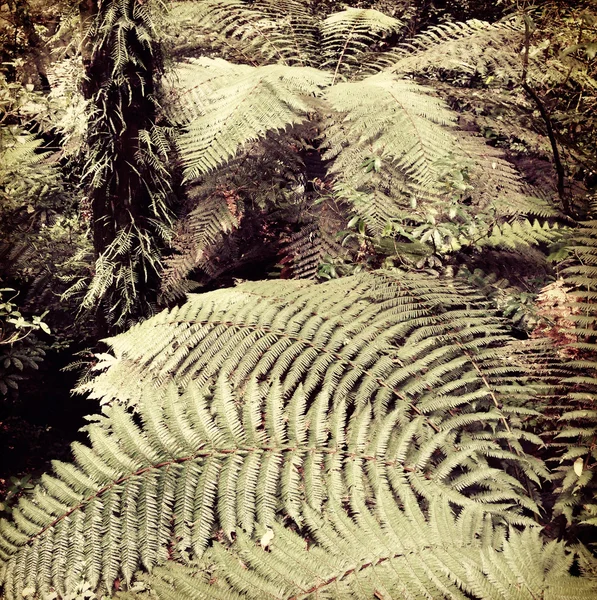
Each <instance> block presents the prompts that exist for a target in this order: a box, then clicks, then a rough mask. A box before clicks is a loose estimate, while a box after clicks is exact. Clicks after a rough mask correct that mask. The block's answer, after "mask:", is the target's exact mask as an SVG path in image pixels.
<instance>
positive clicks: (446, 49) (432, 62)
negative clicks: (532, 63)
mask: <svg viewBox="0 0 597 600" xmlns="http://www.w3.org/2000/svg"><path fill="white" fill-rule="evenodd" d="M523 41H524V27H523V26H522V24H521V23H520V20H519V19H517V18H513V19H507V20H505V21H501V22H498V23H493V24H490V23H486V22H484V21H478V20H470V21H466V22H449V23H442V24H441V25H436V26H434V27H430V28H429V29H427V30H425V31H424V32H422V33H420V34H418V35H417V36H415V37H414V38H413V39H412V40H410V41H409V42H407V43H404V44H402V45H401V46H399V47H398V48H397V49H395V50H393V51H390V52H386V53H383V54H379V55H373V56H371V57H370V58H368V60H367V61H366V62H365V64H364V66H363V69H364V70H365V71H369V72H370V71H377V70H381V69H387V70H389V71H390V72H392V73H399V74H401V75H407V74H413V73H416V74H417V75H418V76H421V75H431V74H433V73H436V72H438V71H439V70H441V71H452V72H456V73H463V74H465V75H468V76H473V75H479V76H481V77H484V78H486V77H488V76H489V75H492V76H493V77H494V78H496V79H501V80H505V81H513V80H517V79H519V78H520V73H521V69H522V59H521V58H520V49H521V48H522V45H523ZM533 71H535V69H533Z"/></svg>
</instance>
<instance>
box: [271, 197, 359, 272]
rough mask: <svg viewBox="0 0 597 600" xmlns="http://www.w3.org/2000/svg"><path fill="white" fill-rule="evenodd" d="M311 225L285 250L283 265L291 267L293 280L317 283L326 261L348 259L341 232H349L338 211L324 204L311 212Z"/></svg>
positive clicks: (297, 234) (304, 227) (298, 233)
mask: <svg viewBox="0 0 597 600" xmlns="http://www.w3.org/2000/svg"><path fill="white" fill-rule="evenodd" d="M310 212H311V215H310V219H309V221H307V223H305V224H304V225H303V226H302V227H301V229H300V230H299V231H298V232H297V233H295V234H293V235H292V236H291V237H290V240H289V242H288V244H287V245H286V246H285V248H284V250H283V251H284V259H283V261H282V262H283V263H286V264H290V269H291V273H292V277H298V278H300V279H314V278H315V277H316V276H317V274H318V270H319V267H320V265H321V263H322V262H323V261H324V260H326V259H328V260H329V259H336V258H338V257H346V256H347V251H346V249H345V248H343V247H342V245H341V244H340V241H339V240H338V236H337V232H338V231H341V230H342V229H344V228H345V225H346V223H345V221H344V220H343V219H342V217H341V216H340V215H341V213H340V212H339V210H338V207H336V206H334V205H333V204H332V203H331V202H322V203H321V204H319V205H318V206H313V207H312V208H311V211H310Z"/></svg>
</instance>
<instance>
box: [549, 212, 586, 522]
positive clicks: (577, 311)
mask: <svg viewBox="0 0 597 600" xmlns="http://www.w3.org/2000/svg"><path fill="white" fill-rule="evenodd" d="M593 208H594V207H593ZM593 212H594V211H593ZM569 252H570V255H571V256H572V257H573V259H572V265H570V266H568V267H567V268H565V269H564V270H563V271H562V274H563V277H564V283H565V284H566V286H569V287H567V288H566V292H567V293H566V295H567V302H566V309H567V310H566V318H565V321H564V322H563V323H562V324H561V325H560V327H561V329H562V334H563V336H562V337H563V338H564V340H565V348H566V351H567V354H568V355H569V356H571V360H570V362H569V363H568V368H569V377H568V379H566V380H565V381H566V382H567V383H568V385H569V386H570V388H569V392H568V402H567V407H566V409H565V410H564V411H563V414H562V415H561V424H560V426H559V427H558V433H557V436H556V437H555V439H554V440H553V442H552V445H553V446H554V447H556V448H557V447H561V448H562V454H561V455H560V456H559V466H558V467H557V468H556V480H557V482H558V492H559V496H558V498H557V501H556V505H555V510H556V513H561V514H563V515H565V517H566V519H567V520H568V522H580V523H585V524H587V525H592V526H595V525H596V524H597V521H596V520H595V512H596V510H597V479H596V478H595V471H596V470H597V446H596V445H595V436H596V435H597V360H596V357H597V326H596V325H597V303H596V302H595V300H596V299H597V295H596V293H595V289H596V285H597V221H596V220H589V221H585V222H583V223H581V225H580V227H579V228H578V230H577V231H575V232H574V237H573V240H572V243H571V245H570V248H569Z"/></svg>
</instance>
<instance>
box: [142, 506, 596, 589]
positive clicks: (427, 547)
mask: <svg viewBox="0 0 597 600" xmlns="http://www.w3.org/2000/svg"><path fill="white" fill-rule="evenodd" d="M343 513H344V511H343V509H342V508H341V507H339V506H334V507H333V508H332V509H330V511H329V512H328V513H326V514H325V517H326V518H325V520H324V519H322V518H321V517H319V516H318V515H316V514H310V515H309V520H308V526H309V530H310V533H311V535H312V537H313V538H314V541H315V542H316V543H315V544H311V545H310V544H309V543H308V542H307V541H306V540H305V539H304V538H303V537H302V536H300V535H297V534H296V533H293V532H291V531H289V530H288V529H286V528H284V527H282V526H281V525H279V524H276V525H274V526H273V528H272V529H271V530H270V531H271V542H270V543H269V545H268V546H267V547H260V545H259V544H256V543H254V542H253V541H252V540H250V539H249V538H247V537H246V536H245V535H242V534H241V535H239V537H238V539H237V540H236V541H235V543H234V544H233V545H232V546H231V547H226V546H224V545H222V544H217V545H215V546H214V548H213V549H212V550H210V552H209V553H208V554H207V555H206V557H205V561H204V562H203V563H202V565H201V566H199V565H198V566H196V567H187V566H179V565H176V564H173V563H170V564H168V565H167V566H166V567H161V568H158V569H156V572H155V574H154V575H153V576H152V577H151V579H150V580H149V581H150V582H151V583H150V585H151V587H152V589H154V590H155V591H156V592H157V593H158V595H159V597H160V598H162V599H163V600H170V599H172V600H174V599H175V598H177V599H181V600H190V599H196V598H202V599H204V598H205V599H207V598H239V599H240V598H248V597H250V598H265V597H275V598H282V599H290V598H305V599H311V598H313V599H314V598H321V597H326V598H354V599H355V600H356V599H362V598H375V597H384V598H385V597H387V598H413V599H422V598H450V599H453V600H456V599H462V600H464V599H465V598H472V597H474V598H477V599H478V600H510V599H511V598H513V597H514V596H513V595H512V591H513V590H512V586H513V582H514V581H516V586H517V592H518V595H516V597H517V598H518V597H520V598H527V597H528V598H539V597H545V598H547V597H553V598H556V597H557V598H567V599H570V600H572V599H576V600H581V598H589V597H593V596H594V595H595V594H596V593H597V587H596V585H595V583H594V582H593V581H591V580H589V579H580V578H578V577H573V576H571V574H570V568H571V566H572V563H573V561H574V558H575V556H574V553H573V552H570V551H569V550H567V549H566V548H565V547H564V546H563V544H562V543H558V542H552V543H551V544H545V543H544V542H543V541H542V540H541V538H540V536H539V533H538V531H537V530H536V529H530V530H526V531H524V532H522V533H518V532H516V531H515V530H510V531H509V532H508V535H507V536H506V535H505V532H503V531H500V530H494V529H493V528H492V526H491V523H489V522H487V521H483V520H477V519H475V518H474V517H472V516H471V514H469V513H466V512H465V513H463V514H462V515H461V516H460V517H459V519H458V520H456V519H454V516H453V515H452V514H451V513H450V512H449V511H447V510H445V508H441V507H438V506H433V507H432V510H431V513H432V514H433V519H432V520H431V521H430V522H426V521H425V520H424V519H423V518H422V515H421V516H420V518H419V519H415V518H409V515H408V514H407V513H406V511H401V510H399V509H398V508H397V507H396V506H395V505H394V504H393V503H392V501H391V500H389V501H388V499H386V501H384V502H380V507H378V509H377V510H374V511H372V510H370V509H369V508H368V507H366V506H364V505H363V506H362V507H361V508H360V510H359V512H357V513H356V514H355V516H354V518H353V519H351V518H349V517H348V516H347V515H345V514H343ZM380 521H382V522H384V523H386V522H387V523H388V524H389V525H388V526H382V525H381V524H380ZM477 533H479V536H478V537H477V536H475V535H471V534H477ZM447 540H450V541H449V543H448V542H447ZM448 573H449V574H448Z"/></svg>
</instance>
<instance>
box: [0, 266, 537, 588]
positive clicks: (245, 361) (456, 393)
mask: <svg viewBox="0 0 597 600" xmlns="http://www.w3.org/2000/svg"><path fill="white" fill-rule="evenodd" d="M507 339H508V336H507V335H506V332H505V331H504V328H503V325H502V323H501V322H500V321H499V320H498V319H496V318H495V317H492V316H488V315H487V311H486V308H485V305H484V303H483V302H481V301H480V300H479V299H478V298H477V297H476V296H475V295H474V294H473V293H472V292H471V291H470V290H469V289H467V288H466V287H464V286H463V285H462V284H459V283H458V282H456V281H450V282H446V283H441V282H437V281H435V280H433V279H430V278H426V277H422V276H409V275H407V274H401V275H400V276H399V277H398V278H396V277H395V276H391V275H367V276H361V277H355V278H347V279H344V280H337V281H333V282H330V283H328V284H324V285H320V286H314V285H307V284H305V283H299V282H295V283H290V282H287V283H286V285H285V286H284V288H281V287H280V284H279V283H276V282H273V283H272V282H263V283H254V284H244V285H243V286H240V287H239V288H237V289H236V290H222V291H216V292H212V293H210V294H207V295H202V296H197V297H194V298H192V300H191V301H190V302H189V303H187V304H186V305H184V306H183V307H180V308H175V309H173V310H171V311H168V312H164V313H162V314H161V315H160V316H159V317H156V318H154V319H152V320H150V321H147V322H146V323H144V324H143V325H140V326H138V327H135V328H133V329H132V330H131V331H130V332H129V333H127V334H124V335H122V336H119V337H117V338H113V339H112V340H110V342H109V343H110V345H111V346H112V347H113V348H114V350H115V352H116V356H115V357H108V356H106V358H105V361H107V362H108V363H109V364H111V367H110V369H108V371H107V372H106V373H105V374H103V375H100V376H99V378H98V379H97V380H96V382H95V383H92V384H91V389H92V390H93V393H94V395H95V396H99V397H102V398H103V400H104V401H110V400H113V396H114V394H116V395H117V396H118V397H119V400H120V401H121V402H123V403H126V402H127V401H128V403H133V402H134V403H135V405H136V408H137V411H138V414H139V423H140V425H138V424H137V422H136V420H135V419H133V418H132V417H131V416H130V415H129V414H128V413H127V412H126V411H125V409H124V408H123V407H122V406H120V404H118V403H114V402H112V404H113V406H112V407H111V408H109V409H108V410H107V415H108V418H107V419H101V421H100V423H98V424H92V425H91V426H90V427H89V436H90V439H91V448H87V447H85V446H82V445H78V444H75V446H74V447H73V451H74V454H75V456H76V464H75V465H66V464H62V463H55V465H54V466H55V476H48V475H46V476H44V477H43V478H42V483H41V485H40V486H39V487H38V488H37V489H36V491H35V494H34V495H33V496H32V497H31V498H29V499H24V500H23V501H22V502H21V503H20V505H19V506H18V507H17V508H15V510H14V512H13V516H14V522H13V523H12V524H11V523H8V522H6V521H3V522H2V524H1V525H0V532H1V538H0V540H1V541H0V552H1V554H0V556H1V559H2V560H3V561H4V564H3V567H2V581H3V582H4V590H5V595H6V597H7V598H8V599H12V598H17V597H19V595H20V594H22V592H23V590H24V589H26V588H27V586H33V587H34V588H36V589H39V590H40V591H41V592H42V593H46V592H48V593H49V590H51V589H52V588H53V589H56V590H57V591H58V592H59V594H60V595H65V594H66V593H67V592H68V591H69V590H72V587H73V585H74V584H75V583H76V582H77V581H80V580H81V579H82V578H84V579H85V580H87V581H88V582H90V584H91V585H92V587H93V588H96V587H98V586H100V585H103V587H104V589H106V590H110V589H111V588H112V584H113V582H114V580H115V579H116V578H118V577H121V576H122V577H124V580H125V581H130V580H131V579H132V577H133V573H134V572H135V570H136V569H137V568H138V567H139V566H141V565H144V567H145V568H147V569H150V568H151V567H152V566H154V565H156V564H158V563H161V562H164V561H165V560H166V559H167V558H169V556H174V557H176V558H177V560H181V561H185V560H186V558H187V557H188V556H189V555H191V556H197V555H200V554H201V553H202V552H203V551H204V550H205V548H206V547H207V546H208V545H209V543H210V539H211V537H212V535H213V534H214V531H215V529H214V528H221V529H222V531H223V532H224V534H225V535H226V536H228V537H229V538H233V537H234V535H235V534H237V533H240V532H241V531H245V532H247V533H251V532H252V531H253V530H254V529H255V527H257V526H258V525H259V526H262V527H266V526H272V525H273V524H274V522H275V519H276V515H286V516H287V517H290V518H291V519H293V520H294V521H295V522H296V523H297V525H300V524H302V522H303V520H304V519H305V516H306V514H307V512H308V511H307V509H306V508H305V506H307V507H310V508H309V510H314V511H316V512H318V513H321V511H322V510H323V509H324V507H325V506H326V505H327V504H328V503H329V502H330V501H331V500H330V499H332V500H333V499H340V498H344V499H345V500H346V501H347V502H348V503H349V504H350V506H351V507H352V510H353V511H357V512H359V511H361V510H362V507H364V506H366V505H367V503H368V502H371V501H373V500H376V499H377V498H378V494H379V493H380V492H381V491H384V490H385V492H384V493H386V494H390V495H392V496H395V497H396V498H397V499H399V501H400V503H401V504H403V505H404V509H405V511H406V512H407V514H416V512H417V511H419V510H423V511H424V512H427V510H428V509H429V507H430V505H431V504H432V503H434V502H438V501H441V502H443V503H446V504H449V505H451V506H454V507H458V510H459V511H465V512H466V513H467V514H469V513H470V514H471V516H472V515H474V514H476V515H477V517H478V518H482V517H483V515H488V516H493V518H494V519H496V522H504V523H516V524H527V525H528V524H532V523H533V521H532V519H530V518H529V516H527V515H529V514H530V513H532V512H536V511H537V510H538V507H537V505H536V504H535V501H534V499H533V497H532V495H531V496H529V494H528V492H527V490H526V489H525V485H524V484H523V483H522V482H526V483H527V485H530V486H532V485H533V484H532V481H538V478H539V477H541V476H545V475H546V472H545V469H544V467H543V466H542V464H541V462H540V461H538V460H536V459H534V458H532V456H530V455H528V454H526V453H525V451H524V447H523V444H524V445H525V446H526V445H527V444H529V443H536V442H538V439H537V438H536V437H535V436H533V435H532V434H531V433H530V432H529V431H527V430H525V428H524V423H523V419H524V417H525V416H526V415H529V414H534V411H532V410H531V409H529V408H527V407H525V406H524V405H525V403H526V401H527V399H528V398H529V397H530V396H532V393H533V389H532V388H531V387H528V386H527V387H525V386H524V385H521V384H522V383H523V381H522V379H520V375H521V371H520V369H518V367H517V366H516V365H513V364H512V365H510V364H508V358H507V352H508V351H507V350H506V352H504V351H503V350H502V348H501V346H502V344H503V342H504V341H506V340H507ZM100 368H101V365H100ZM258 382H260V383H258ZM178 389H181V390H183V391H182V394H180V393H179V392H178ZM529 489H531V488H529ZM380 502H381V499H380ZM419 505H420V507H421V508H419ZM306 511H307V512H306ZM413 511H414V513H413Z"/></svg>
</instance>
